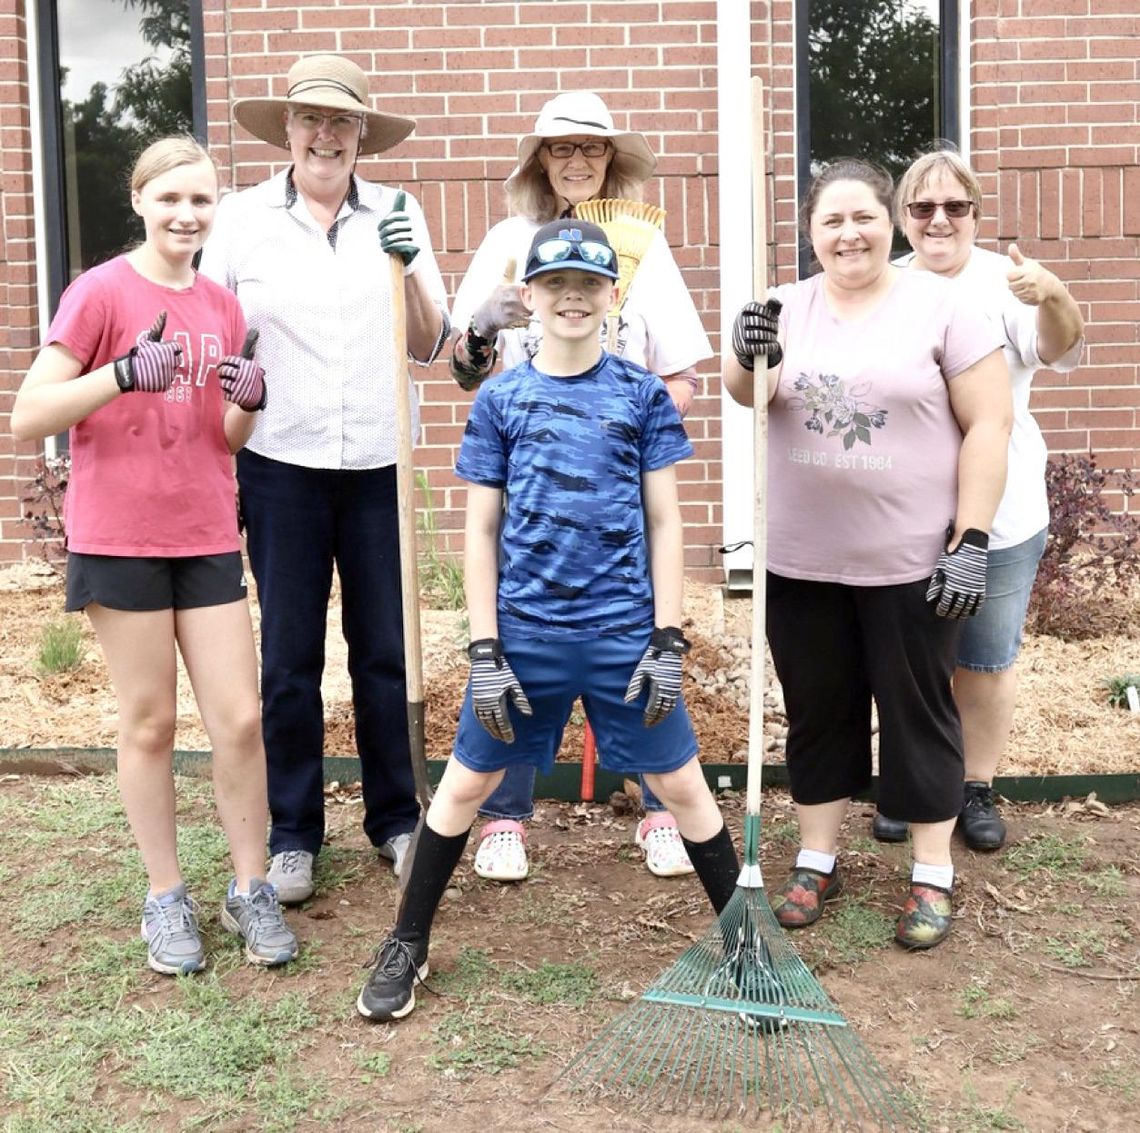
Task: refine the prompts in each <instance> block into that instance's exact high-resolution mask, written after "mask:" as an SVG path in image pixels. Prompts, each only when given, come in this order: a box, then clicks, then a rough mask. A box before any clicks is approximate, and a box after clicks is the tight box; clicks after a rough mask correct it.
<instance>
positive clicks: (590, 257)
mask: <svg viewBox="0 0 1140 1133" xmlns="http://www.w3.org/2000/svg"><path fill="white" fill-rule="evenodd" d="M534 259H536V260H538V262H539V263H540V264H557V263H560V262H561V261H562V260H569V259H576V260H581V261H582V262H583V263H587V264H593V265H594V266H595V267H600V268H608V269H609V270H610V271H613V270H614V250H613V248H611V247H610V246H609V245H608V244H599V243H598V242H597V241H596V240H566V239H563V238H561V237H557V238H555V239H553V240H543V242H542V243H541V244H539V245H538V247H537V248H535V249H534Z"/></svg>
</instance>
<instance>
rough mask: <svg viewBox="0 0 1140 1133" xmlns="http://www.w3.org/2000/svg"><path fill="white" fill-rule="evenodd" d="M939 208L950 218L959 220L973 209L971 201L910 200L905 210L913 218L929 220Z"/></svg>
mask: <svg viewBox="0 0 1140 1133" xmlns="http://www.w3.org/2000/svg"><path fill="white" fill-rule="evenodd" d="M939 208H941V209H942V211H943V212H944V213H945V214H946V215H947V216H948V217H950V219H951V220H961V219H962V217H964V216H969V215H970V213H971V212H973V210H974V202H973V201H911V202H910V204H909V205H907V206H906V211H907V212H909V213H910V215H911V216H912V217H914V219H915V220H929V219H930V218H931V217H932V216H933V215H934V214H935V213H936V212H937V211H938V209H939Z"/></svg>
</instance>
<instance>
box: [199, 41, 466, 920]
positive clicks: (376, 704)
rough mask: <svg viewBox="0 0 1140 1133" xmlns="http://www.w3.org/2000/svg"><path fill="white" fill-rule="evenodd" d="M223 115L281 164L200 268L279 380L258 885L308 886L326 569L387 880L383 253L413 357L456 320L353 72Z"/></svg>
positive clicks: (388, 517) (344, 67) (262, 568)
mask: <svg viewBox="0 0 1140 1133" xmlns="http://www.w3.org/2000/svg"><path fill="white" fill-rule="evenodd" d="M234 115H235V117H236V118H237V120H238V122H239V123H240V124H241V125H242V126H244V127H245V128H246V129H247V130H248V131H249V132H250V133H251V134H253V135H254V136H256V137H258V138H260V139H261V140H262V141H265V142H268V143H269V145H271V146H274V147H276V148H277V149H279V150H287V151H288V153H289V156H290V158H291V159H292V160H291V164H290V165H289V167H288V168H286V169H284V170H283V171H282V172H280V173H278V174H277V175H276V176H274V177H271V178H270V179H269V180H268V181H264V182H262V183H261V184H259V185H255V186H253V187H252V188H250V189H246V190H244V191H242V192H239V193H232V194H230V195H229V196H228V197H226V198H224V199H223V200H222V202H221V205H220V206H219V208H218V215H217V220H216V223H215V225H214V231H213V235H212V236H211V237H210V239H209V241H208V242H207V244H206V248H205V251H204V253H203V258H202V265H201V270H202V271H203V273H205V274H206V275H209V276H212V277H213V278H214V279H216V280H218V281H219V282H220V283H223V284H224V285H225V286H226V287H228V288H229V289H230V290H231V291H233V292H235V293H236V294H237V296H238V298H239V299H240V300H241V304H242V307H243V309H244V311H245V315H246V319H247V320H248V322H249V325H250V326H251V327H252V328H254V329H256V330H257V331H259V333H260V336H261V337H260V341H259V345H258V358H259V361H260V362H261V363H262V365H264V366H265V368H266V371H267V372H270V373H272V375H273V397H272V398H271V399H270V405H269V406H268V407H267V411H266V412H265V413H262V414H260V417H261V420H259V421H258V425H257V428H256V429H255V430H254V432H253V436H252V437H251V438H250V441H249V443H248V445H247V446H246V448H245V449H243V450H242V452H241V453H239V455H238V482H239V485H240V498H241V508H242V514H243V516H244V519H245V523H246V533H247V536H248V548H249V558H250V563H251V565H252V567H253V573H254V576H255V578H256V579H257V591H258V599H259V601H260V605H261V615H262V620H261V631H262V637H261V640H262V685H261V688H262V699H263V705H262V725H263V732H264V735H265V747H266V756H267V760H268V767H269V803H270V816H271V820H272V822H271V830H270V837H269V850H270V853H271V854H272V855H273V862H272V865H271V867H270V871H269V880H270V881H271V882H272V883H273V884H274V885H275V886H276V887H277V891H278V894H279V896H280V898H281V900H282V902H284V903H285V904H296V903H298V902H300V901H303V900H305V899H306V898H307V897H309V896H310V895H311V894H312V892H313V862H314V859H315V858H316V855H317V854H318V852H319V851H320V847H321V844H322V842H323V840H324V795H323V786H324V783H323V774H322V768H323V762H322V760H323V739H324V720H323V706H322V701H321V674H322V670H323V667H324V645H325V625H326V618H327V607H328V598H329V592H330V587H331V584H332V577H333V569H334V566H335V568H336V572H337V574H338V576H339V578H340V585H341V604H342V610H343V630H344V636H345V640H346V641H347V642H348V667H349V673H350V676H351V678H352V693H353V707H354V712H355V725H356V745H357V751H358V753H359V755H360V762H361V778H362V786H363V793H364V830H365V833H366V834H367V835H368V837H369V839H370V840H371V842H372V843H373V845H374V846H375V847H376V848H377V850H378V851H379V854H380V856H381V857H384V858H387V859H388V860H390V861H391V862H392V864H393V867H394V868H395V870H396V872H397V874H398V873H399V871H400V869H401V867H402V864H403V859H404V855H405V853H406V851H407V846H408V844H409V842H410V838H411V832H412V830H413V829H414V828H415V825H416V820H417V818H418V816H419V806H418V804H417V802H416V796H415V789H414V784H413V780H412V768H411V757H410V752H409V744H408V732H407V710H406V701H407V695H406V688H405V681H404V653H403V627H402V622H401V614H400V610H401V603H400V561H399V554H398V551H397V547H398V546H399V540H398V538H397V516H396V451H397V430H396V383H397V382H408V383H409V385H411V383H410V380H409V375H408V372H407V367H406V366H404V365H397V364H395V362H394V361H393V358H392V347H391V343H392V294H391V274H390V271H389V260H388V257H389V255H390V254H395V255H398V256H399V257H400V259H401V260H402V261H403V263H404V297H405V303H406V309H407V338H408V350H409V354H410V356H411V359H412V360H413V361H415V362H418V363H420V364H423V365H426V364H427V363H429V362H431V361H432V359H434V358H435V356H436V355H437V354H438V353H439V350H440V348H441V347H442V345H443V343H444V342H445V341H446V339H447V336H448V333H449V332H450V322H449V320H448V315H447V302H446V293H445V291H444V286H443V280H442V278H441V276H440V273H439V268H438V267H437V265H436V261H435V257H434V256H433V255H432V250H431V246H430V241H429V237H428V231H427V227H426V225H425V223H424V218H423V213H422V211H421V210H420V206H419V204H418V203H417V202H416V201H415V199H414V198H413V197H412V196H411V195H410V194H407V193H405V192H404V191H403V190H400V191H397V190H396V189H395V188H391V187H389V186H386V185H377V184H374V183H372V182H369V181H365V180H363V179H362V178H360V177H358V176H357V174H356V162H357V158H358V157H359V156H360V154H370V153H379V152H381V151H382V150H387V149H389V148H391V147H392V146H394V145H396V144H397V143H399V142H401V141H403V139H404V138H406V137H407V136H408V134H410V133H411V132H412V130H413V129H414V128H415V123H414V122H413V121H412V120H411V119H409V118H401V117H399V116H396V115H392V114H382V113H379V112H378V111H376V110H374V109H373V108H372V106H371V100H370V98H369V93H368V77H367V76H366V75H365V73H364V72H363V71H362V70H361V69H360V67H358V66H357V65H356V64H355V63H353V62H352V61H351V60H350V59H345V58H342V57H341V56H338V55H310V56H306V57H305V58H302V59H299V60H298V61H297V62H296V63H294V65H293V66H292V67H291V68H290V69H289V74H288V77H287V79H286V85H285V94H284V96H282V97H271V98H249V99H243V100H241V101H240V102H238V103H237V104H236V105H235V107H234ZM412 397H413V405H414V386H412Z"/></svg>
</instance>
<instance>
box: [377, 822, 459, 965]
mask: <svg viewBox="0 0 1140 1133" xmlns="http://www.w3.org/2000/svg"><path fill="white" fill-rule="evenodd" d="M470 833H471V831H470V830H464V831H463V833H462V834H455V835H452V836H451V837H447V836H445V835H443V834H437V833H436V832H435V831H434V830H433V829H432V828H431V827H430V826H428V824H427V823H426V822H425V823H424V825H423V828H422V829H421V830H420V836H419V839H418V841H417V842H416V852H415V856H414V857H413V858H412V873H411V876H410V877H409V878H408V884H407V885H406V886H405V887H404V897H403V900H402V901H401V902H400V911H399V913H398V914H397V915H396V927H395V929H394V930H393V935H394V936H395V937H396V938H397V939H398V940H406V941H407V942H408V943H409V944H412V943H416V944H419V943H421V942H422V943H423V944H424V946H425V948H426V945H427V940H428V937H429V936H430V935H431V922H432V920H433V919H434V918H435V911H436V909H438V908H439V903H440V901H442V900H443V894H444V890H445V889H447V883H448V882H449V881H450V880H451V875H452V874H453V873H454V872H455V867H456V866H457V865H458V864H459V859H460V858H461V857H462V856H463V848H464V847H465V846H466V845H467V836H468V835H469V834H470Z"/></svg>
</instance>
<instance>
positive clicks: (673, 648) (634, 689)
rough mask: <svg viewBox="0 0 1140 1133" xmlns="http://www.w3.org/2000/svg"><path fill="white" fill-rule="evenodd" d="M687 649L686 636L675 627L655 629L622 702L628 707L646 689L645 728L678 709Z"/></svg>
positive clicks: (650, 726) (659, 721) (658, 722)
mask: <svg viewBox="0 0 1140 1133" xmlns="http://www.w3.org/2000/svg"><path fill="white" fill-rule="evenodd" d="M689 648H690V647H689V643H688V642H687V641H686V640H685V635H684V634H683V633H682V632H681V631H680V630H679V629H678V628H677V627H676V626H666V627H665V629H654V631H653V636H652V637H651V638H650V639H649V645H648V646H647V647H646V650H645V652H644V654H642V657H641V660H640V661H638V663H637V668H636V669H634V670H633V678H632V679H631V680H630V682H629V687H628V688H627V689H626V690H625V702H626V704H629V703H630V702H631V701H634V700H636V699H637V698H638V697H639V696H640V695H641V692H642V689H644V688H645V687H646V686H647V685H648V686H649V699H648V700H647V701H646V704H645V716H644V720H645V726H646V727H647V728H652V727H653V725H654V724H660V723H661V721H662V720H664V719H665V717H666V716H668V715H669V713H670V712H672V711H673V709H674V708H675V707H676V706H677V701H678V700H679V699H680V698H681V658H682V657H684V656H685V654H686V653H688V652H689Z"/></svg>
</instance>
